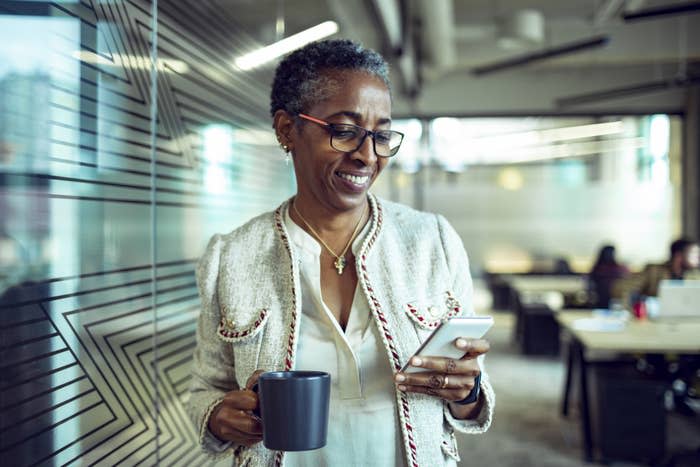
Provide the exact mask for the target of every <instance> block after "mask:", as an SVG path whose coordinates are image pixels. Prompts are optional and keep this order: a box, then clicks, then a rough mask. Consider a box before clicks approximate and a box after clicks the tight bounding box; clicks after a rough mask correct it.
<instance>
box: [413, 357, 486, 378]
mask: <svg viewBox="0 0 700 467" xmlns="http://www.w3.org/2000/svg"><path fill="white" fill-rule="evenodd" d="M411 366H414V367H417V368H424V369H426V370H433V371H434V372H436V373H445V374H448V375H451V374H466V375H473V376H476V375H475V374H474V372H477V373H478V372H479V363H478V362H477V361H476V359H473V358H462V359H459V360H456V359H454V358H447V357H413V358H412V359H411Z"/></svg>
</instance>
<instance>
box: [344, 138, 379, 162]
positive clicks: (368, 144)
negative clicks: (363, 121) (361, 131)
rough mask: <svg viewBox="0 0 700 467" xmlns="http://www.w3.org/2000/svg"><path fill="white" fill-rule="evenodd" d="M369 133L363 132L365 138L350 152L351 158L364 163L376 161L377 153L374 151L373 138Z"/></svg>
mask: <svg viewBox="0 0 700 467" xmlns="http://www.w3.org/2000/svg"><path fill="white" fill-rule="evenodd" d="M372 136H373V135H370V134H369V133H365V139H364V140H363V141H362V144H360V147H358V148H357V150H355V152H352V153H351V154H350V157H351V158H352V159H353V160H357V161H360V162H362V164H364V165H368V166H369V165H373V164H375V163H376V162H377V155H376V154H375V153H374V139H373V137H372Z"/></svg>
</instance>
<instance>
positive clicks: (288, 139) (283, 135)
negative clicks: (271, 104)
mask: <svg viewBox="0 0 700 467" xmlns="http://www.w3.org/2000/svg"><path fill="white" fill-rule="evenodd" d="M272 127H273V128H274V129H275V134H276V135H277V141H279V143H280V144H281V145H284V146H287V147H288V148H289V151H293V150H294V141H293V138H294V137H293V132H294V117H293V116H291V115H290V114H289V113H288V112H287V111H286V110H282V109H280V110H277V111H276V112H275V115H274V117H273V120H272Z"/></svg>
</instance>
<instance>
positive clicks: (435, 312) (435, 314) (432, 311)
mask: <svg viewBox="0 0 700 467" xmlns="http://www.w3.org/2000/svg"><path fill="white" fill-rule="evenodd" d="M428 313H430V316H432V317H434V318H436V317H438V316H439V315H440V310H438V307H436V306H431V307H430V308H428Z"/></svg>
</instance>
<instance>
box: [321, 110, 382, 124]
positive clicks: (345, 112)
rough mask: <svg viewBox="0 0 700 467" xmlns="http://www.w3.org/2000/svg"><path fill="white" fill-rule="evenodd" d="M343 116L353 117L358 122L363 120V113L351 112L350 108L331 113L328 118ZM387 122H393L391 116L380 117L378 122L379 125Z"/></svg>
mask: <svg viewBox="0 0 700 467" xmlns="http://www.w3.org/2000/svg"><path fill="white" fill-rule="evenodd" d="M341 115H342V116H343V117H348V118H351V119H353V120H354V121H356V122H359V121H360V120H362V115H361V114H359V113H357V112H351V111H350V110H341V111H340V112H336V113H334V114H332V115H329V116H328V117H326V119H329V118H333V117H338V116H341ZM387 123H391V119H390V118H380V119H379V121H378V122H377V124H378V125H385V124H387Z"/></svg>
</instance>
